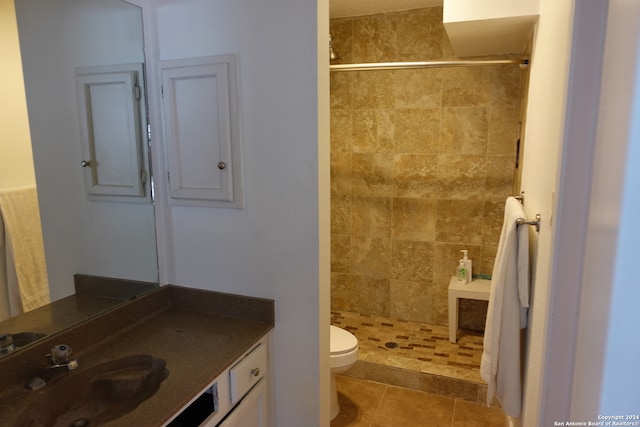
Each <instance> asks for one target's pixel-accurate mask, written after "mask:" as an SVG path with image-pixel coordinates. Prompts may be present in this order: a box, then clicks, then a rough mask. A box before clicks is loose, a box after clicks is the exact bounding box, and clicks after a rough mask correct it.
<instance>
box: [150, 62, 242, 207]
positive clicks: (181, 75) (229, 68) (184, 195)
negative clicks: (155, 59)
mask: <svg viewBox="0 0 640 427" xmlns="http://www.w3.org/2000/svg"><path fill="white" fill-rule="evenodd" d="M160 74H161V79H162V97H163V121H164V131H165V144H166V153H167V168H168V172H169V173H168V176H167V179H168V180H169V186H168V188H169V192H170V193H169V197H170V198H169V200H170V203H172V204H196V205H199V206H203V205H204V206H216V207H240V206H241V201H242V200H241V193H240V177H239V168H240V162H239V147H238V107H237V103H238V93H237V85H236V76H235V74H236V60H235V56H234V55H218V56H212V57H204V58H190V59H182V60H174V61H161V63H160Z"/></svg>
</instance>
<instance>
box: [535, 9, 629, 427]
mask: <svg viewBox="0 0 640 427" xmlns="http://www.w3.org/2000/svg"><path fill="white" fill-rule="evenodd" d="M639 7H640V5H638V4H637V2H632V1H626V0H612V1H610V2H602V1H599V0H581V1H580V2H575V3H574V2H573V1H571V0H567V1H562V2H559V1H548V0H543V1H542V3H541V17H540V25H539V27H538V31H537V35H536V41H535V50H536V52H537V54H536V53H535V52H534V58H533V64H534V67H536V66H541V68H543V69H545V70H544V71H542V72H541V73H536V74H534V73H533V70H532V87H531V92H530V96H531V98H530V101H529V114H528V122H527V139H526V144H527V145H526V146H525V155H524V157H525V160H526V163H525V171H526V173H525V175H526V176H525V177H523V186H524V189H525V190H526V192H527V203H526V206H525V207H526V208H527V210H528V212H529V213H533V212H532V211H531V210H529V209H530V208H531V206H532V204H533V205H535V208H536V209H540V210H541V211H543V214H542V215H543V219H549V218H550V217H549V216H548V215H550V214H552V215H553V217H552V218H553V223H552V224H546V226H547V227H549V230H550V232H549V233H548V234H545V233H544V230H545V226H543V227H542V230H541V233H540V236H539V239H538V259H537V265H536V270H535V275H536V278H535V280H534V292H535V295H534V302H533V309H532V311H531V314H530V319H531V327H530V331H529V354H528V366H527V371H526V384H525V407H524V416H523V420H524V425H526V426H529V425H531V426H547V425H554V422H558V421H583V422H587V421H597V420H598V419H597V416H598V415H607V414H608V415H611V414H634V413H635V412H637V393H635V388H634V387H635V385H636V384H637V380H638V375H639V374H640V372H639V371H638V368H637V366H636V365H637V359H632V357H631V356H630V354H633V353H634V351H635V352H637V338H634V337H633V336H630V335H629V333H630V332H631V331H632V329H629V325H630V323H631V322H633V321H634V318H633V315H632V314H631V312H632V310H634V309H633V305H632V304H634V302H633V301H635V300H634V299H633V298H634V297H637V286H636V285H637V283H636V282H634V281H633V279H632V280H631V281H629V280H628V275H627V274H626V270H624V271H622V270H616V268H619V267H621V266H622V267H623V266H624V261H625V258H623V257H621V255H622V253H621V252H620V251H621V250H623V248H625V245H629V246H626V247H627V248H629V249H630V248H632V247H633V245H634V244H635V242H636V241H637V238H638V234H639V230H638V226H637V224H635V223H634V219H633V216H634V215H635V212H636V211H635V209H637V205H636V203H637V199H636V198H635V193H637V191H636V190H635V188H633V187H634V186H635V184H636V183H637V178H635V177H634V176H633V175H632V174H628V175H627V176H626V184H627V192H626V193H623V184H624V182H625V176H624V165H625V163H626V164H632V162H633V161H634V160H635V162H636V163H634V164H637V161H638V159H637V158H636V157H633V158H628V159H626V161H625V155H626V153H627V144H628V143H629V142H630V141H634V142H637V138H638V135H637V133H634V132H637V127H631V126H632V124H633V123H634V118H633V116H632V114H637V112H636V111H637V110H636V111H633V110H632V107H633V106H634V105H637V102H638V101H637V100H638V95H637V92H634V88H636V87H637V83H638V80H639V79H638V77H637V69H638V66H637V60H638V40H639V39H638V35H639V34H640V21H639V18H638V17H639V16H640V14H639ZM607 15H609V16H608V22H607ZM605 35H606V42H605ZM534 76H535V77H534ZM634 82H635V83H634ZM601 85H602V87H601ZM634 96H635V98H634ZM545 99H546V103H545ZM634 102H635V104H634ZM636 120H637V119H636ZM633 138H636V139H633ZM532 140H533V141H532ZM534 141H535V142H534ZM532 143H533V144H535V146H534V147H532ZM558 147H561V149H562V151H561V153H560V152H558V150H557V148H558ZM635 155H637V153H635ZM545 157H547V158H549V157H550V158H551V160H552V161H551V162H548V161H547V160H546V159H545ZM556 160H557V161H559V163H556ZM554 167H555V169H554ZM554 172H555V173H554ZM632 172H633V171H632ZM549 174H551V176H549ZM554 180H557V185H556V186H555V188H556V189H557V190H556V193H557V197H556V199H557V202H556V203H555V207H554V202H552V201H551V200H550V197H549V196H550V191H549V188H554V185H553V181H554ZM634 191H635V193H634V194H631V193H632V192H634ZM529 196H532V197H529ZM545 199H546V200H545ZM624 202H626V204H624V205H623V203H624ZM621 206H624V208H625V209H627V210H626V211H625V210H622V212H627V213H629V216H625V214H624V213H623V217H622V218H624V219H623V222H622V223H620V222H619V221H620V217H619V213H620V212H621ZM549 209H554V210H555V211H554V212H551V211H550V210H549ZM545 211H546V213H545ZM625 220H626V221H625ZM625 227H628V229H627V230H628V232H626V233H624V236H625V237H628V238H630V240H628V241H624V240H622V241H618V237H619V235H621V234H619V233H620V231H622V230H625ZM634 257H635V254H631V255H629V258H627V259H626V261H627V262H633V261H631V260H632V259H635V258H634ZM614 271H617V272H618V275H616V276H614ZM622 275H624V276H625V277H624V279H622V280H620V278H622ZM614 277H615V278H616V280H615V281H614ZM614 283H615V285H614ZM614 286H615V287H614ZM612 292H613V293H612ZM630 304H631V305H630Z"/></svg>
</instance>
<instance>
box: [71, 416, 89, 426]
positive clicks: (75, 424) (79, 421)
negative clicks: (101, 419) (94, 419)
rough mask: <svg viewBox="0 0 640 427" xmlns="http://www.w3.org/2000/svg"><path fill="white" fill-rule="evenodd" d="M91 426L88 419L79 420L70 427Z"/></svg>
mask: <svg viewBox="0 0 640 427" xmlns="http://www.w3.org/2000/svg"><path fill="white" fill-rule="evenodd" d="M88 425H89V420H88V419H87V418H78V419H77V420H75V421H74V422H72V423H71V424H69V427H87V426H88Z"/></svg>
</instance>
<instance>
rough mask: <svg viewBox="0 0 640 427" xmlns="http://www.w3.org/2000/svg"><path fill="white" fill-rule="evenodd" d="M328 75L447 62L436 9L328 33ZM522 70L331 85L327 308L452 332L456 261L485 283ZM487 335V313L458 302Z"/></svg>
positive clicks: (395, 74) (481, 306)
mask: <svg viewBox="0 0 640 427" xmlns="http://www.w3.org/2000/svg"><path fill="white" fill-rule="evenodd" d="M330 28H331V34H332V37H333V45H334V47H335V49H336V51H337V52H338V53H339V55H340V59H339V60H338V61H333V63H358V62H384V61H412V60H413V61H415V60H438V59H445V58H453V55H452V53H451V48H450V46H449V42H448V39H447V36H446V34H445V31H444V27H443V25H442V8H439V7H437V8H427V9H418V10H413V11H405V12H397V13H386V14H378V15H369V16H362V17H354V18H340V19H334V20H332V21H331V24H330ZM520 73H521V71H520V69H519V68H518V67H517V66H513V65H506V66H491V67H473V68H439V69H422V70H393V71H392V70H386V71H365V72H362V71H358V72H339V73H332V74H331V200H332V202H331V233H332V234H331V239H332V246H331V251H332V254H331V255H332V256H331V270H332V308H333V309H334V310H349V311H356V312H360V313H365V314H372V315H380V316H390V317H395V318H400V319H406V320H414V321H420V322H428V323H434V324H439V325H446V324H447V287H448V283H449V279H450V277H451V276H452V275H453V274H454V273H455V268H456V265H457V260H458V259H459V258H460V250H461V249H468V250H469V256H470V257H471V258H472V259H473V262H474V272H475V273H483V274H490V273H491V268H492V266H493V260H494V257H495V253H496V249H497V248H496V246H497V244H498V239H499V237H500V229H501V224H502V216H503V206H504V200H505V198H506V197H507V196H509V195H511V193H512V191H513V189H512V186H513V178H514V162H515V160H514V159H515V149H516V140H517V139H518V136H519V118H520V110H519V107H520V79H521V76H520ZM461 313H462V314H461V319H460V322H461V327H466V328H470V329H482V328H483V327H484V316H485V313H486V303H485V302H481V301H464V302H463V304H462V305H461Z"/></svg>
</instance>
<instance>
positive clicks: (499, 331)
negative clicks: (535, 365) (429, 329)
mask: <svg viewBox="0 0 640 427" xmlns="http://www.w3.org/2000/svg"><path fill="white" fill-rule="evenodd" d="M518 218H525V213H524V210H523V209H522V204H520V202H518V201H517V200H516V199H515V198H513V197H509V198H507V201H506V203H505V209H504V222H503V225H502V232H501V234H500V242H499V243H498V253H497V254H496V259H495V262H494V265H493V274H492V279H491V293H490V295H489V308H488V310H487V321H486V324H485V330H484V350H483V353H482V361H481V362H480V376H481V377H482V379H483V380H485V381H486V382H487V384H488V387H487V405H489V404H490V403H491V400H492V399H493V397H494V396H495V397H497V398H498V400H499V401H500V403H501V405H502V408H503V410H504V412H505V413H506V414H507V415H510V416H512V417H518V416H520V411H521V409H522V379H521V375H522V374H521V366H520V365H521V360H520V359H521V355H520V345H521V342H520V341H521V340H520V329H522V328H525V327H526V326H527V308H528V307H529V227H528V226H526V225H522V226H518V225H517V223H516V221H517V220H518Z"/></svg>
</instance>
